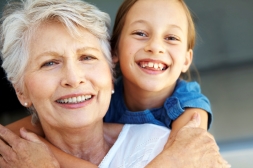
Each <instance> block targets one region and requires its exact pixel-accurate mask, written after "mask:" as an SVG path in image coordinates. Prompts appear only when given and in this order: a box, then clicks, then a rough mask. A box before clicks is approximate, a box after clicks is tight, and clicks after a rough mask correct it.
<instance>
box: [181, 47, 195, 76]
mask: <svg viewBox="0 0 253 168" xmlns="http://www.w3.org/2000/svg"><path fill="white" fill-rule="evenodd" d="M192 59H193V50H192V49H189V50H188V51H187V53H186V56H185V62H184V65H183V67H182V72H183V73H184V72H186V71H187V70H188V69H189V67H190V65H191V63H192Z"/></svg>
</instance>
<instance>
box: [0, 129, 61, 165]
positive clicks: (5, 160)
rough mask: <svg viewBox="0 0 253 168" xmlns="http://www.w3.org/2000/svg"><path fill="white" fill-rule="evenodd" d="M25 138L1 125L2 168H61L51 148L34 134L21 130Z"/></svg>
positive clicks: (0, 154) (0, 158)
mask: <svg viewBox="0 0 253 168" xmlns="http://www.w3.org/2000/svg"><path fill="white" fill-rule="evenodd" d="M20 134H21V136H22V137H23V138H25V139H26V140H25V139H22V138H20V137H18V136H17V135H15V134H13V133H12V132H11V131H10V130H8V129H7V128H5V127H3V126H2V125H0V156H1V157H0V167H1V168H35V167H36V168H39V167H41V168H42V167H43V168H59V167H60V166H59V163H58V161H57V160H56V159H55V157H54V155H53V154H52V152H51V151H50V150H49V148H48V147H47V146H46V145H45V144H44V143H43V142H41V141H40V140H39V139H38V137H37V136H36V135H35V134H33V133H28V132H27V131H26V130H25V129H23V128H22V129H21V130H20Z"/></svg>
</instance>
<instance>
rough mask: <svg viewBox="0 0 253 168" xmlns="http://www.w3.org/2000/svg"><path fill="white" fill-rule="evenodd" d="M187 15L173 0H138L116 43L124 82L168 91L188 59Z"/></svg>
mask: <svg viewBox="0 0 253 168" xmlns="http://www.w3.org/2000/svg"><path fill="white" fill-rule="evenodd" d="M187 25H188V24H187V18H186V15H185V12H184V9H183V7H182V6H181V4H180V3H179V2H178V1H176V0H138V1H137V2H136V3H135V4H134V5H133V6H132V8H131V9H130V10H129V12H128V14H127V16H126V20H125V24H124V27H123V30H122V33H121V37H120V40H119V45H118V52H117V54H118V55H117V58H118V59H119V62H120V67H121V71H122V74H123V79H124V85H132V86H135V87H138V88H139V89H142V90H146V91H166V92H170V93H171V92H172V90H173V89H174V86H175V84H176V80H177V79H178V77H179V76H180V74H181V72H186V71H187V69H188V68H189V66H190V64H191V61H192V50H188V51H187V33H188V32H187V31H188V27H187Z"/></svg>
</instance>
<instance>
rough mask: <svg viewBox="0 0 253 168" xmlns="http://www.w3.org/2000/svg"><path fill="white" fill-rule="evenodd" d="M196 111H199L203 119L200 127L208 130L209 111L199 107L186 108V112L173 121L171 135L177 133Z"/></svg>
mask: <svg viewBox="0 0 253 168" xmlns="http://www.w3.org/2000/svg"><path fill="white" fill-rule="evenodd" d="M194 113H198V114H199V115H200V119H201V120H200V125H199V127H200V128H203V129H205V130H207V124H208V113H207V112H206V111H205V110H203V109H199V108H186V109H185V111H184V113H183V114H182V115H180V116H179V117H178V118H177V119H176V120H175V121H173V122H172V126H171V127H172V129H171V133H170V135H172V136H173V135H175V134H176V133H177V132H178V131H179V130H180V129H181V128H182V127H183V126H185V125H186V124H187V123H188V122H189V121H190V120H191V118H192V116H193V115H194Z"/></svg>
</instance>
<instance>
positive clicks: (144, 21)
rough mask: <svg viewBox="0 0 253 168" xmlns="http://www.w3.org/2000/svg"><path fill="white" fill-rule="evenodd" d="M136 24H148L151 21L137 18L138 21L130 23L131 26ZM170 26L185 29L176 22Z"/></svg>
mask: <svg viewBox="0 0 253 168" xmlns="http://www.w3.org/2000/svg"><path fill="white" fill-rule="evenodd" d="M135 24H147V25H148V24H149V23H148V22H147V21H146V20H142V19H141V20H136V21H134V22H132V23H131V24H130V26H132V25H135ZM168 27H172V28H176V29H179V30H180V31H183V29H182V28H181V27H180V26H178V25H176V24H169V25H168Z"/></svg>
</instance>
